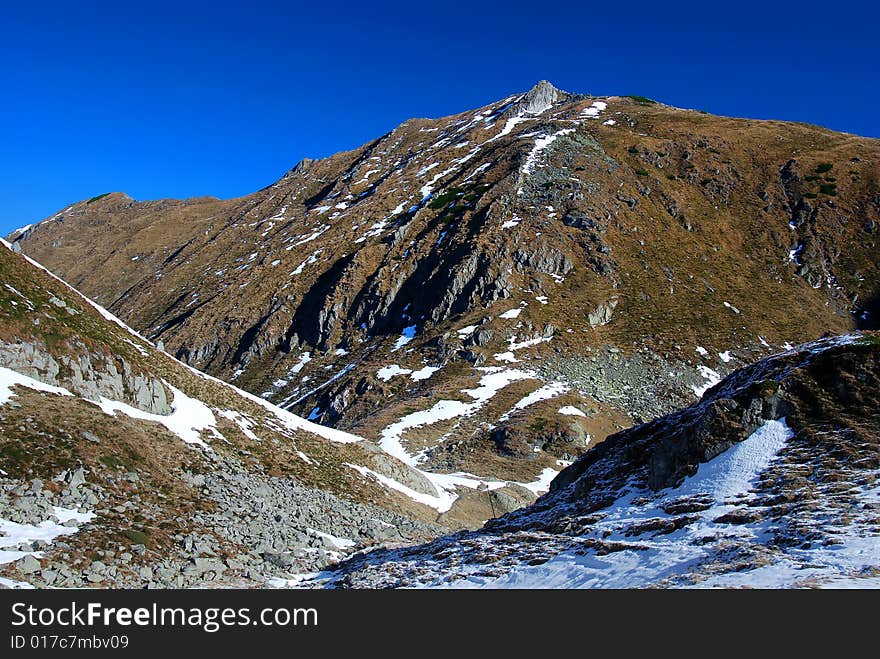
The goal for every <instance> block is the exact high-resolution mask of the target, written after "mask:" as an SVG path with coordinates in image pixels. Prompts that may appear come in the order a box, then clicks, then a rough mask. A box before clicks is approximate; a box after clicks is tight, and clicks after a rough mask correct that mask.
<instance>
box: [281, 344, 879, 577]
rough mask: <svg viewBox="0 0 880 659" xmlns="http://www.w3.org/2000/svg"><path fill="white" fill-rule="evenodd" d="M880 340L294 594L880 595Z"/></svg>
mask: <svg viewBox="0 0 880 659" xmlns="http://www.w3.org/2000/svg"><path fill="white" fill-rule="evenodd" d="M878 475H880V334H878V333H876V332H873V333H865V334H860V335H845V336H842V337H834V338H830V339H824V340H820V341H816V342H813V343H808V344H805V345H802V346H799V347H797V348H795V349H792V350H789V351H787V352H785V353H781V354H779V355H775V356H772V357H768V358H765V359H762V360H760V361H758V362H756V363H754V364H752V365H750V366H747V367H744V368H742V369H739V370H737V371H735V372H734V373H733V374H732V375H730V376H729V377H727V378H726V379H724V380H723V381H722V382H721V383H720V384H718V385H716V386H715V387H713V388H712V389H710V390H709V391H708V392H706V394H705V395H704V396H703V398H702V400H701V401H700V402H699V403H698V404H696V405H693V406H691V407H688V408H686V409H683V410H680V411H678V412H675V413H673V414H670V415H668V416H665V417H662V418H658V419H655V420H654V421H651V422H649V423H646V424H643V425H640V426H636V427H634V428H630V429H628V430H624V431H623V432H620V433H617V434H615V435H613V436H612V437H609V438H608V439H606V440H605V442H603V443H602V444H600V445H599V446H597V447H596V448H595V449H593V450H591V451H589V452H588V453H586V454H585V455H584V456H583V457H581V458H580V459H579V460H578V461H576V462H575V463H574V464H573V465H571V466H570V467H568V468H567V469H566V470H565V471H563V472H562V474H560V475H559V476H558V477H557V478H556V479H555V480H554V481H553V483H552V485H551V491H550V493H549V494H547V495H545V496H544V497H542V498H541V499H539V500H538V502H537V503H535V504H534V505H532V506H530V507H528V508H525V509H521V510H518V511H515V512H512V513H510V514H508V515H506V516H504V517H501V518H499V519H495V520H491V521H490V522H489V523H487V524H486V526H485V527H484V528H483V529H481V530H479V531H476V532H462V533H459V534H456V535H452V536H447V537H443V538H440V539H438V540H435V541H433V542H431V543H429V544H426V545H421V546H417V547H409V548H405V549H398V550H381V551H375V552H369V553H366V554H363V555H358V556H355V557H353V558H351V559H349V560H347V561H345V562H344V563H342V564H340V565H339V566H338V568H337V569H336V570H333V571H327V572H325V573H323V574H321V575H319V577H318V578H317V579H315V578H312V579H311V580H305V581H302V580H300V581H298V582H297V583H299V584H300V585H312V586H327V587H382V588H388V587H400V586H406V587H414V586H429V587H448V586H452V587H482V588H511V587H513V588H560V587H561V588H574V587H580V588H595V587H605V588H643V587H761V588H767V587H774V588H777V587H835V588H840V587H856V588H866V587H877V586H878V585H880V553H878V535H880V481H878Z"/></svg>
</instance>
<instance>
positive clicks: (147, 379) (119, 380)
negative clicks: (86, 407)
mask: <svg viewBox="0 0 880 659" xmlns="http://www.w3.org/2000/svg"><path fill="white" fill-rule="evenodd" d="M81 348H85V346H84V345H80V346H78V347H72V348H70V349H69V351H68V352H67V354H62V355H60V356H59V357H57V358H56V357H55V356H53V355H52V354H51V353H50V352H49V351H48V350H47V348H46V346H45V345H40V344H38V343H36V342H23V343H15V344H11V343H4V342H2V341H0V364H2V365H3V366H6V367H7V368H11V369H13V370H15V371H18V372H19V373H24V374H25V375H29V376H30V377H33V378H36V379H38V380H40V381H42V382H45V383H47V384H52V385H56V386H61V387H64V388H66V389H70V390H71V391H73V392H75V393H76V394H78V395H80V396H82V397H83V398H88V399H90V400H95V401H97V400H100V398H101V397H102V396H103V397H105V398H109V399H111V400H118V401H122V402H124V403H128V404H129V405H131V406H132V407H136V408H137V409H140V410H143V411H145V412H151V413H153V414H170V413H171V405H170V404H169V400H170V399H171V394H170V392H167V391H166V389H165V386H164V385H163V384H162V381H161V380H160V379H159V378H156V377H151V376H148V375H144V374H141V373H138V372H137V371H136V369H134V368H133V367H132V365H131V364H130V363H129V362H128V361H126V360H125V359H124V358H122V357H119V356H115V357H114V356H110V355H106V354H103V355H102V354H91V353H89V352H88V351H86V350H81Z"/></svg>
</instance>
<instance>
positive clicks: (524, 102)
mask: <svg viewBox="0 0 880 659" xmlns="http://www.w3.org/2000/svg"><path fill="white" fill-rule="evenodd" d="M570 96H571V94H569V93H567V92H564V91H560V90H559V89H557V88H556V87H554V86H553V85H552V84H551V83H550V82H549V81H547V80H541V81H540V82H539V83H538V84H536V85H535V86H534V87H532V88H531V89H530V90H529V91H528V92H526V94H525V95H524V96H523V97H522V98H521V99H520V100H519V101H517V102H516V103H515V104H514V106H513V109H514V113H512V114H515V113H517V111H519V112H521V113H524V114H541V113H542V112H544V111H545V110H549V109H550V108H551V107H553V106H554V105H555V104H556V103H558V102H560V101H562V100H564V99H567V98H569V97H570Z"/></svg>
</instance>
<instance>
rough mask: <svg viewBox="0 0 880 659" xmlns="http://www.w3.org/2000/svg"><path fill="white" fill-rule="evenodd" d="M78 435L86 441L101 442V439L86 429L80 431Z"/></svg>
mask: <svg viewBox="0 0 880 659" xmlns="http://www.w3.org/2000/svg"><path fill="white" fill-rule="evenodd" d="M80 435H81V436H82V438H83V439H85V440H86V441H89V442H94V443H95V444H98V443H100V442H101V439H100V438H99V437H98V436H97V435H96V434H95V433H93V432H89V431H88V430H83V431H82V432H80Z"/></svg>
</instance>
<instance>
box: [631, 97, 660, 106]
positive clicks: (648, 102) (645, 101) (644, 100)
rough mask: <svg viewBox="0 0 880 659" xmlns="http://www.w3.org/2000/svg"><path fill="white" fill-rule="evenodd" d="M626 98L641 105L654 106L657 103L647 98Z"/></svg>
mask: <svg viewBox="0 0 880 659" xmlns="http://www.w3.org/2000/svg"><path fill="white" fill-rule="evenodd" d="M624 98H628V99H630V100H631V101H635V102H636V103H638V104H639V105H654V104H655V103H656V102H657V101H655V100H654V99H652V98H648V97H647V96H638V95H636V96H625V97H624Z"/></svg>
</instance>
